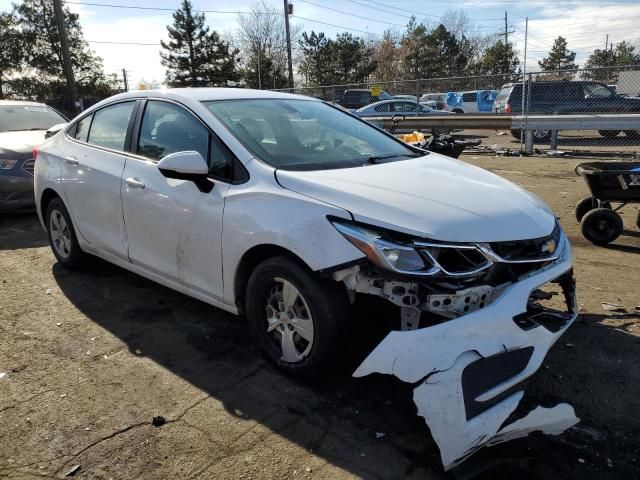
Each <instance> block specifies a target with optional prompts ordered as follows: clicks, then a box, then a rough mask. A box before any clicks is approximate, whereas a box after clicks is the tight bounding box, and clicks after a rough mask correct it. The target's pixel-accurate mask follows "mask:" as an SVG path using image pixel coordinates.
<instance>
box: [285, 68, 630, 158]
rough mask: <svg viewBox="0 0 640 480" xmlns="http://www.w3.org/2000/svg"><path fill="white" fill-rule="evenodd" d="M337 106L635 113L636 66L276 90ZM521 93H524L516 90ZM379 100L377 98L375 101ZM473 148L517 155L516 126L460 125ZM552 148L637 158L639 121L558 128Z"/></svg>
mask: <svg viewBox="0 0 640 480" xmlns="http://www.w3.org/2000/svg"><path fill="white" fill-rule="evenodd" d="M281 91H287V92H291V93H296V94H301V95H308V96H311V97H315V98H319V99H322V100H325V101H328V102H331V103H335V104H338V105H341V106H342V107H343V108H346V109H349V110H351V111H353V112H354V113H355V114H356V115H360V116H363V117H365V118H366V117H367V116H370V117H373V116H376V117H388V116H393V115H396V114H401V115H405V116H407V115H408V116H411V115H420V116H423V115H424V116H428V115H445V114H452V113H456V114H460V115H518V116H519V115H525V116H528V115H571V114H622V113H627V114H628V113H637V114H640V65H637V66H627V67H605V68H594V69H579V70H571V71H561V72H532V73H527V74H525V75H521V74H506V75H505V74H502V75H483V76H468V77H451V78H434V79H418V80H398V81H393V82H367V83H358V84H346V85H325V86H317V87H298V88H294V89H283V90H281ZM523 93H524V94H523ZM377 102H384V103H377ZM454 135H455V136H456V137H461V138H476V139H479V140H481V146H480V147H479V148H480V149H481V150H487V151H490V152H498V153H505V152H519V151H521V150H522V148H523V143H522V141H523V138H522V136H521V133H520V131H519V130H517V129H514V130H510V131H504V130H503V131H499V130H491V129H487V130H477V129H474V130H461V131H456V132H455V133H454ZM552 138H553V135H552V131H550V130H535V131H534V132H533V140H534V148H536V149H537V150H549V149H550V144H551V142H552ZM553 140H554V142H553V143H554V144H555V145H554V147H556V148H557V149H558V150H562V151H565V152H575V153H577V154H587V153H590V154H603V155H607V156H616V155H618V156H638V155H640V122H639V123H638V125H637V128H633V129H629V130H624V131H621V130H612V129H606V128H603V129H601V130H561V131H558V136H557V142H555V138H553Z"/></svg>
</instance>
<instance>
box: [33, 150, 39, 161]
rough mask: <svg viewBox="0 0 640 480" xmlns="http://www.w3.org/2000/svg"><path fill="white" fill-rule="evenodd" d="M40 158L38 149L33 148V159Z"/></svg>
mask: <svg viewBox="0 0 640 480" xmlns="http://www.w3.org/2000/svg"><path fill="white" fill-rule="evenodd" d="M37 158H38V147H33V159H34V160H36V159H37Z"/></svg>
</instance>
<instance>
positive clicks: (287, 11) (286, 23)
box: [284, 0, 293, 88]
mask: <svg viewBox="0 0 640 480" xmlns="http://www.w3.org/2000/svg"><path fill="white" fill-rule="evenodd" d="M289 15H293V5H292V4H290V3H289V0H284V29H285V32H286V34H287V63H288V64H289V88H293V63H292V62H291V32H290V31H289Z"/></svg>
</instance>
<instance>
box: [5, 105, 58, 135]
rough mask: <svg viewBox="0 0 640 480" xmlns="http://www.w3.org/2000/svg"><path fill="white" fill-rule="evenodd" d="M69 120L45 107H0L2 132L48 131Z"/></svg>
mask: <svg viewBox="0 0 640 480" xmlns="http://www.w3.org/2000/svg"><path fill="white" fill-rule="evenodd" d="M66 121H67V120H66V119H65V118H64V117H63V116H62V115H60V114H59V113H58V112H56V111H55V110H53V109H52V108H49V107H46V106H44V105H11V106H9V105H7V106H0V132H17V131H20V130H47V129H48V128H49V127H52V126H54V125H56V124H57V123H64V122H66Z"/></svg>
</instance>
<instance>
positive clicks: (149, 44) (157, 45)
mask: <svg viewBox="0 0 640 480" xmlns="http://www.w3.org/2000/svg"><path fill="white" fill-rule="evenodd" d="M87 42H89V43H106V44H109V45H142V46H146V47H149V46H153V47H159V46H160V42H158V43H141V42H113V41H107V40H104V41H103V40H87Z"/></svg>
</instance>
